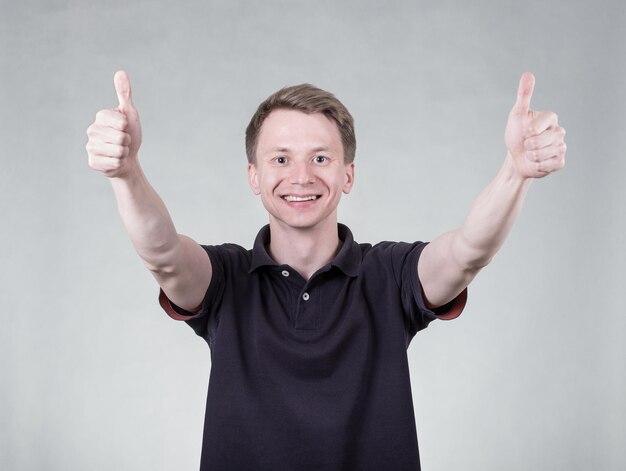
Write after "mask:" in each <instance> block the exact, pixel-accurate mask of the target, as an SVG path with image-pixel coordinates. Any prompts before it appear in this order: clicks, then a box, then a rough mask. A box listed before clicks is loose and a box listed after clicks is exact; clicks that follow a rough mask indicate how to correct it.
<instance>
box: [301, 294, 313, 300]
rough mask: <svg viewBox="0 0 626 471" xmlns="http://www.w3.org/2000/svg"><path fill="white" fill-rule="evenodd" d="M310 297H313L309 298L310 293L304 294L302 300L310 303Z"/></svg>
mask: <svg viewBox="0 0 626 471" xmlns="http://www.w3.org/2000/svg"><path fill="white" fill-rule="evenodd" d="M310 297H311V296H309V293H304V294H303V295H302V299H304V300H305V301H308V300H309V298H310Z"/></svg>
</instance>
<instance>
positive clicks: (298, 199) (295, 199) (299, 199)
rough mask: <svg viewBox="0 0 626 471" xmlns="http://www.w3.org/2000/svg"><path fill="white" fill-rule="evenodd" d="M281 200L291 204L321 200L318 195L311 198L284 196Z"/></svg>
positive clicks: (310, 196)
mask: <svg viewBox="0 0 626 471" xmlns="http://www.w3.org/2000/svg"><path fill="white" fill-rule="evenodd" d="M281 198H282V199H284V200H285V201H288V202H290V203H299V202H302V201H315V200H316V199H318V198H319V196H318V195H309V196H295V195H284V196H281Z"/></svg>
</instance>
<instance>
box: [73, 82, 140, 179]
mask: <svg viewBox="0 0 626 471" xmlns="http://www.w3.org/2000/svg"><path fill="white" fill-rule="evenodd" d="M113 82H114V84H115V91H116V92H117V99H118V101H119V106H118V107H117V108H113V109H107V110H101V111H99V112H98V113H97V114H96V120H95V121H94V122H93V124H92V125H91V126H89V128H87V136H88V138H89V139H88V141H87V145H86V146H85V148H86V149H87V155H88V156H89V166H90V167H91V168H92V169H94V170H97V171H98V172H101V173H103V174H104V175H106V176H107V177H125V176H127V175H129V174H130V172H132V171H133V169H135V168H136V167H137V166H138V163H137V152H138V151H139V147H140V146H141V123H140V122H139V113H137V110H136V109H135V106H134V105H133V101H132V96H131V89H130V81H129V80H128V75H127V74H126V72H124V71H119V72H117V73H116V74H115V77H114V78H113Z"/></svg>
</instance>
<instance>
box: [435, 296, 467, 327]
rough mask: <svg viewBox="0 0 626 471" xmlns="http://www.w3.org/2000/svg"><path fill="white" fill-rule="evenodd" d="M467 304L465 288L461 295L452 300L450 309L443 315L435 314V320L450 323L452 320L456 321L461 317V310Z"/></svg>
mask: <svg viewBox="0 0 626 471" xmlns="http://www.w3.org/2000/svg"><path fill="white" fill-rule="evenodd" d="M466 304H467V288H465V289H464V290H463V291H461V293H460V294H459V295H458V296H457V297H456V298H454V299H453V300H452V306H450V309H449V310H448V311H447V312H445V313H444V314H437V319H441V320H444V321H451V320H452V319H456V318H457V317H459V316H460V315H461V313H462V312H463V309H465V305H466Z"/></svg>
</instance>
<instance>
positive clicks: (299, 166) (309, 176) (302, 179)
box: [290, 162, 315, 185]
mask: <svg viewBox="0 0 626 471" xmlns="http://www.w3.org/2000/svg"><path fill="white" fill-rule="evenodd" d="M313 182H315V177H314V175H313V169H312V168H311V167H310V166H309V164H308V162H297V163H296V164H295V165H293V166H292V168H291V175H290V183H294V184H298V185H306V184H309V183H313Z"/></svg>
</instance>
